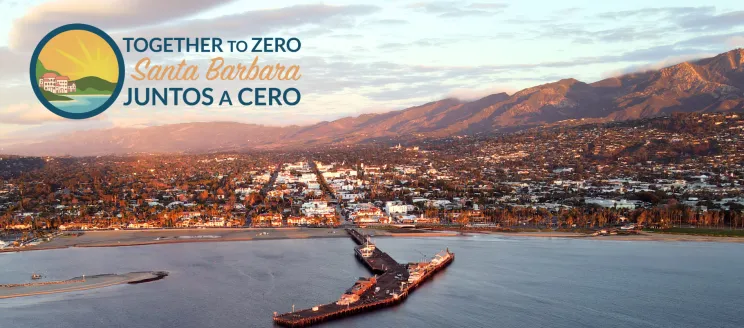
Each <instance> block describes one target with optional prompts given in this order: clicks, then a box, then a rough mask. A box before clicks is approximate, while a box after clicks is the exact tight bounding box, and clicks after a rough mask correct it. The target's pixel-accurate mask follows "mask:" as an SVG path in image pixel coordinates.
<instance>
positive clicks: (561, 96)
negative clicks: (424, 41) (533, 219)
mask: <svg viewBox="0 0 744 328" xmlns="http://www.w3.org/2000/svg"><path fill="white" fill-rule="evenodd" d="M742 64H744V50H742V49H735V50H732V51H729V52H726V53H723V54H720V55H717V56H715V57H711V58H706V59H701V60H697V61H693V62H685V63H680V64H677V65H673V66H670V67H666V68H663V69H660V70H651V71H647V72H640V73H633V74H626V75H622V76H618V77H613V78H608V79H604V80H601V81H598V82H594V83H590V84H588V83H584V82H581V81H578V80H575V79H563V80H560V81H556V82H552V83H547V84H543V85H538V86H535V87H531V88H527V89H524V90H521V91H519V92H516V93H514V94H513V95H507V94H505V93H499V94H493V95H490V96H487V97H484V98H482V99H479V100H476V101H471V102H465V101H460V100H457V99H443V100H439V101H435V102H431V103H427V104H423V105H420V106H416V107H411V108H408V109H404V110H400V111H392V112H388V113H382V114H364V115H361V116H358V117H346V118H341V119H338V120H335V121H331V122H321V123H317V124H314V125H309V126H303V127H297V126H294V127H265V126H259V125H253V124H240V123H188V124H177V125H164V126H157V127H147V128H142V129H134V128H132V129H121V128H118V129H111V130H100V131H82V132H75V133H73V134H68V135H64V136H59V137H56V138H54V139H52V140H49V141H45V142H41V143H37V144H32V145H23V146H18V147H10V148H7V149H6V151H5V152H9V153H19V154H53V155H60V154H72V155H100V154H109V153H128V152H214V151H226V150H231V151H238V150H246V149H254V148H281V147H305V146H313V145H325V144H349V143H360V142H369V141H376V140H385V139H389V138H427V137H434V138H436V137H446V136H452V135H463V134H474V133H493V132H509V131H517V130H524V129H527V128H531V127H537V126H543V125H556V124H573V125H575V124H577V122H578V123H584V122H609V121H622V120H630V119H638V118H647V117H655V116H661V115H666V114H669V113H673V112H716V111H739V110H743V109H744V68H743V67H742ZM78 88H80V86H78Z"/></svg>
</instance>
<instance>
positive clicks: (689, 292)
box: [0, 236, 744, 328]
mask: <svg viewBox="0 0 744 328" xmlns="http://www.w3.org/2000/svg"><path fill="white" fill-rule="evenodd" d="M376 243H377V245H378V246H379V247H380V248H382V249H383V250H384V251H387V252H388V253H390V254H391V255H392V256H393V257H394V258H396V259H397V260H398V261H400V262H404V261H416V260H418V259H420V258H421V257H423V256H431V255H433V254H435V253H436V252H437V251H439V250H441V249H443V248H445V247H449V249H450V250H452V251H453V252H455V253H456V260H455V262H454V263H453V264H452V265H451V266H450V267H449V268H447V269H446V270H445V271H443V272H442V273H440V274H439V275H437V276H435V277H434V279H433V280H432V281H430V282H428V283H426V284H425V285H423V286H422V287H421V288H419V289H418V290H416V291H415V292H414V293H413V294H411V296H410V297H409V298H408V299H407V300H406V301H405V302H404V303H402V304H401V305H399V306H396V307H392V308H388V309H383V310H379V311H375V312H370V313H366V314H363V315H359V316H355V317H349V318H344V319H341V320H338V321H333V322H330V323H327V324H324V325H321V326H323V327H369V328H379V327H422V328H423V327H503V328H517V327H520V328H521V327H566V328H568V327H571V328H574V327H649V328H651V327H653V328H659V327H669V328H685V327H690V328H692V327H696V328H697V327H731V328H734V327H736V328H740V327H744V312H743V311H742V309H743V308H744V261H742V253H744V244H733V243H731V244H729V243H666V242H640V241H638V242H624V241H597V240H574V239H557V238H556V239H548V238H521V237H500V236H472V237H467V236H465V237H442V238H405V239H402V238H378V239H376ZM352 247H353V243H352V242H351V241H350V240H349V239H345V238H337V239H335V238H334V239H309V240H271V241H247V242H215V243H192V244H169V245H157V246H133V247H119V248H72V249H61V250H49V251H34V252H25V253H6V254H0V283H4V282H18V281H26V280H29V276H30V274H31V273H32V272H40V273H43V274H45V275H47V276H48V277H49V279H67V278H71V277H75V276H79V275H81V274H97V273H116V272H130V271H141V270H167V271H170V273H171V275H170V276H169V277H167V278H165V279H164V280H161V281H157V282H152V283H146V284H139V285H120V286H113V287H107V288H103V289H97V290H90V291H81V292H73V293H66V294H56V295H44V296H34V297H27V298H16V299H9V300H0V326H2V327H34V328H44V327H49V328H53V327H54V328H58V327H61V328H64V327H71V328H72V327H179V328H203V327H219V328H230V327H270V326H273V323H272V313H273V312H274V311H278V312H286V311H290V310H291V309H292V304H294V305H295V306H296V308H297V309H300V308H306V307H311V306H313V305H317V304H321V303H328V302H331V301H333V300H335V299H337V298H338V296H339V295H340V294H341V293H342V292H344V291H345V290H346V289H347V288H349V287H350V286H351V285H352V284H353V283H354V281H355V280H356V279H357V277H360V276H369V273H368V272H367V270H366V269H365V268H364V267H363V266H362V265H361V264H359V263H358V262H357V260H356V259H355V258H354V256H353V251H352Z"/></svg>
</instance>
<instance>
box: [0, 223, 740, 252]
mask: <svg viewBox="0 0 744 328" xmlns="http://www.w3.org/2000/svg"><path fill="white" fill-rule="evenodd" d="M360 230H362V231H364V233H365V234H368V235H370V236H373V237H374V238H379V237H395V238H430V237H456V236H474V235H498V236H508V237H527V238H565V239H585V240H613V241H659V242H719V243H744V238H738V237H718V236H700V235H689V234H670V233H648V232H642V233H640V234H637V235H612V236H592V235H587V234H584V233H578V232H561V231H530V232H500V231H467V232H463V233H460V232H457V231H427V232H420V231H419V232H390V231H387V230H384V229H374V228H365V229H360ZM345 236H346V235H345V233H344V232H343V229H341V228H335V229H334V228H300V227H297V228H205V229H194V228H185V229H141V230H116V231H115V230H102V231H85V232H83V234H82V235H80V236H77V237H76V236H69V235H65V236H60V237H56V238H54V239H52V240H51V241H49V242H45V243H42V244H38V245H34V246H27V247H24V248H6V249H0V254H2V253H12V252H28V251H40V250H52V249H64V248H70V247H126V246H147V245H164V244H180V243H209V242H231V241H253V240H281V239H315V238H344V237H345Z"/></svg>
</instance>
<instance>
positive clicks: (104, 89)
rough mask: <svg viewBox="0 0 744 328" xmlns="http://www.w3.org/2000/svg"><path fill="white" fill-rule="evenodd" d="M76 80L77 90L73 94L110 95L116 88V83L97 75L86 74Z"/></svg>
mask: <svg viewBox="0 0 744 328" xmlns="http://www.w3.org/2000/svg"><path fill="white" fill-rule="evenodd" d="M73 82H75V85H76V87H77V91H75V92H74V93H72V94H73V95H110V94H111V93H113V92H114V89H115V88H116V83H111V82H109V81H106V80H104V79H102V78H99V77H96V76H86V77H84V78H81V79H79V80H77V81H73Z"/></svg>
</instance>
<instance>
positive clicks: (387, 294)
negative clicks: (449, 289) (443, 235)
mask: <svg viewBox="0 0 744 328" xmlns="http://www.w3.org/2000/svg"><path fill="white" fill-rule="evenodd" d="M346 231H347V233H348V234H349V236H350V237H351V239H352V240H353V241H354V242H355V243H356V244H358V245H359V246H357V247H356V249H357V250H355V254H356V257H357V258H358V259H359V260H360V261H361V262H362V263H363V264H364V265H365V266H367V268H368V269H369V270H370V271H372V272H373V273H375V274H377V276H376V282H375V284H374V286H372V287H371V288H369V289H367V290H366V291H364V292H363V293H361V294H360V295H359V300H358V301H356V302H353V303H351V304H346V305H339V304H337V303H329V304H324V305H318V306H315V307H313V308H310V309H305V310H300V311H294V312H289V313H284V314H280V315H277V314H275V315H274V322H275V323H276V324H278V325H282V326H286V327H305V326H309V325H313V324H317V323H321V322H324V321H327V320H330V319H334V318H339V317H343V316H347V315H352V314H355V313H360V312H365V311H369V310H372V309H375V308H380V307H385V306H390V305H393V304H397V303H399V302H401V301H403V300H404V299H405V298H406V297H408V294H409V293H410V292H412V291H413V290H414V289H415V288H416V287H418V285H420V284H421V283H423V282H425V281H426V280H427V279H428V278H429V277H431V276H432V275H434V274H435V273H436V272H438V271H440V270H441V269H444V268H445V267H446V266H447V265H449V264H450V263H451V262H452V261H453V260H454V254H452V253H450V254H451V255H452V256H451V257H450V258H449V259H448V260H446V261H444V262H442V263H440V264H439V265H437V266H436V267H434V268H433V269H432V270H429V271H427V272H426V273H425V274H424V276H423V277H422V278H421V279H420V280H418V281H417V282H414V283H412V284H410V285H409V284H408V277H409V273H408V264H400V263H398V262H397V261H395V260H394V259H393V258H392V257H391V256H390V255H388V254H387V253H385V252H383V251H381V250H380V249H379V248H375V250H374V252H373V253H372V255H371V256H369V257H363V256H361V254H360V252H359V251H358V249H359V248H360V247H362V246H363V245H364V244H365V241H366V240H367V236H364V235H362V234H361V233H359V232H358V231H357V230H354V229H346Z"/></svg>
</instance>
